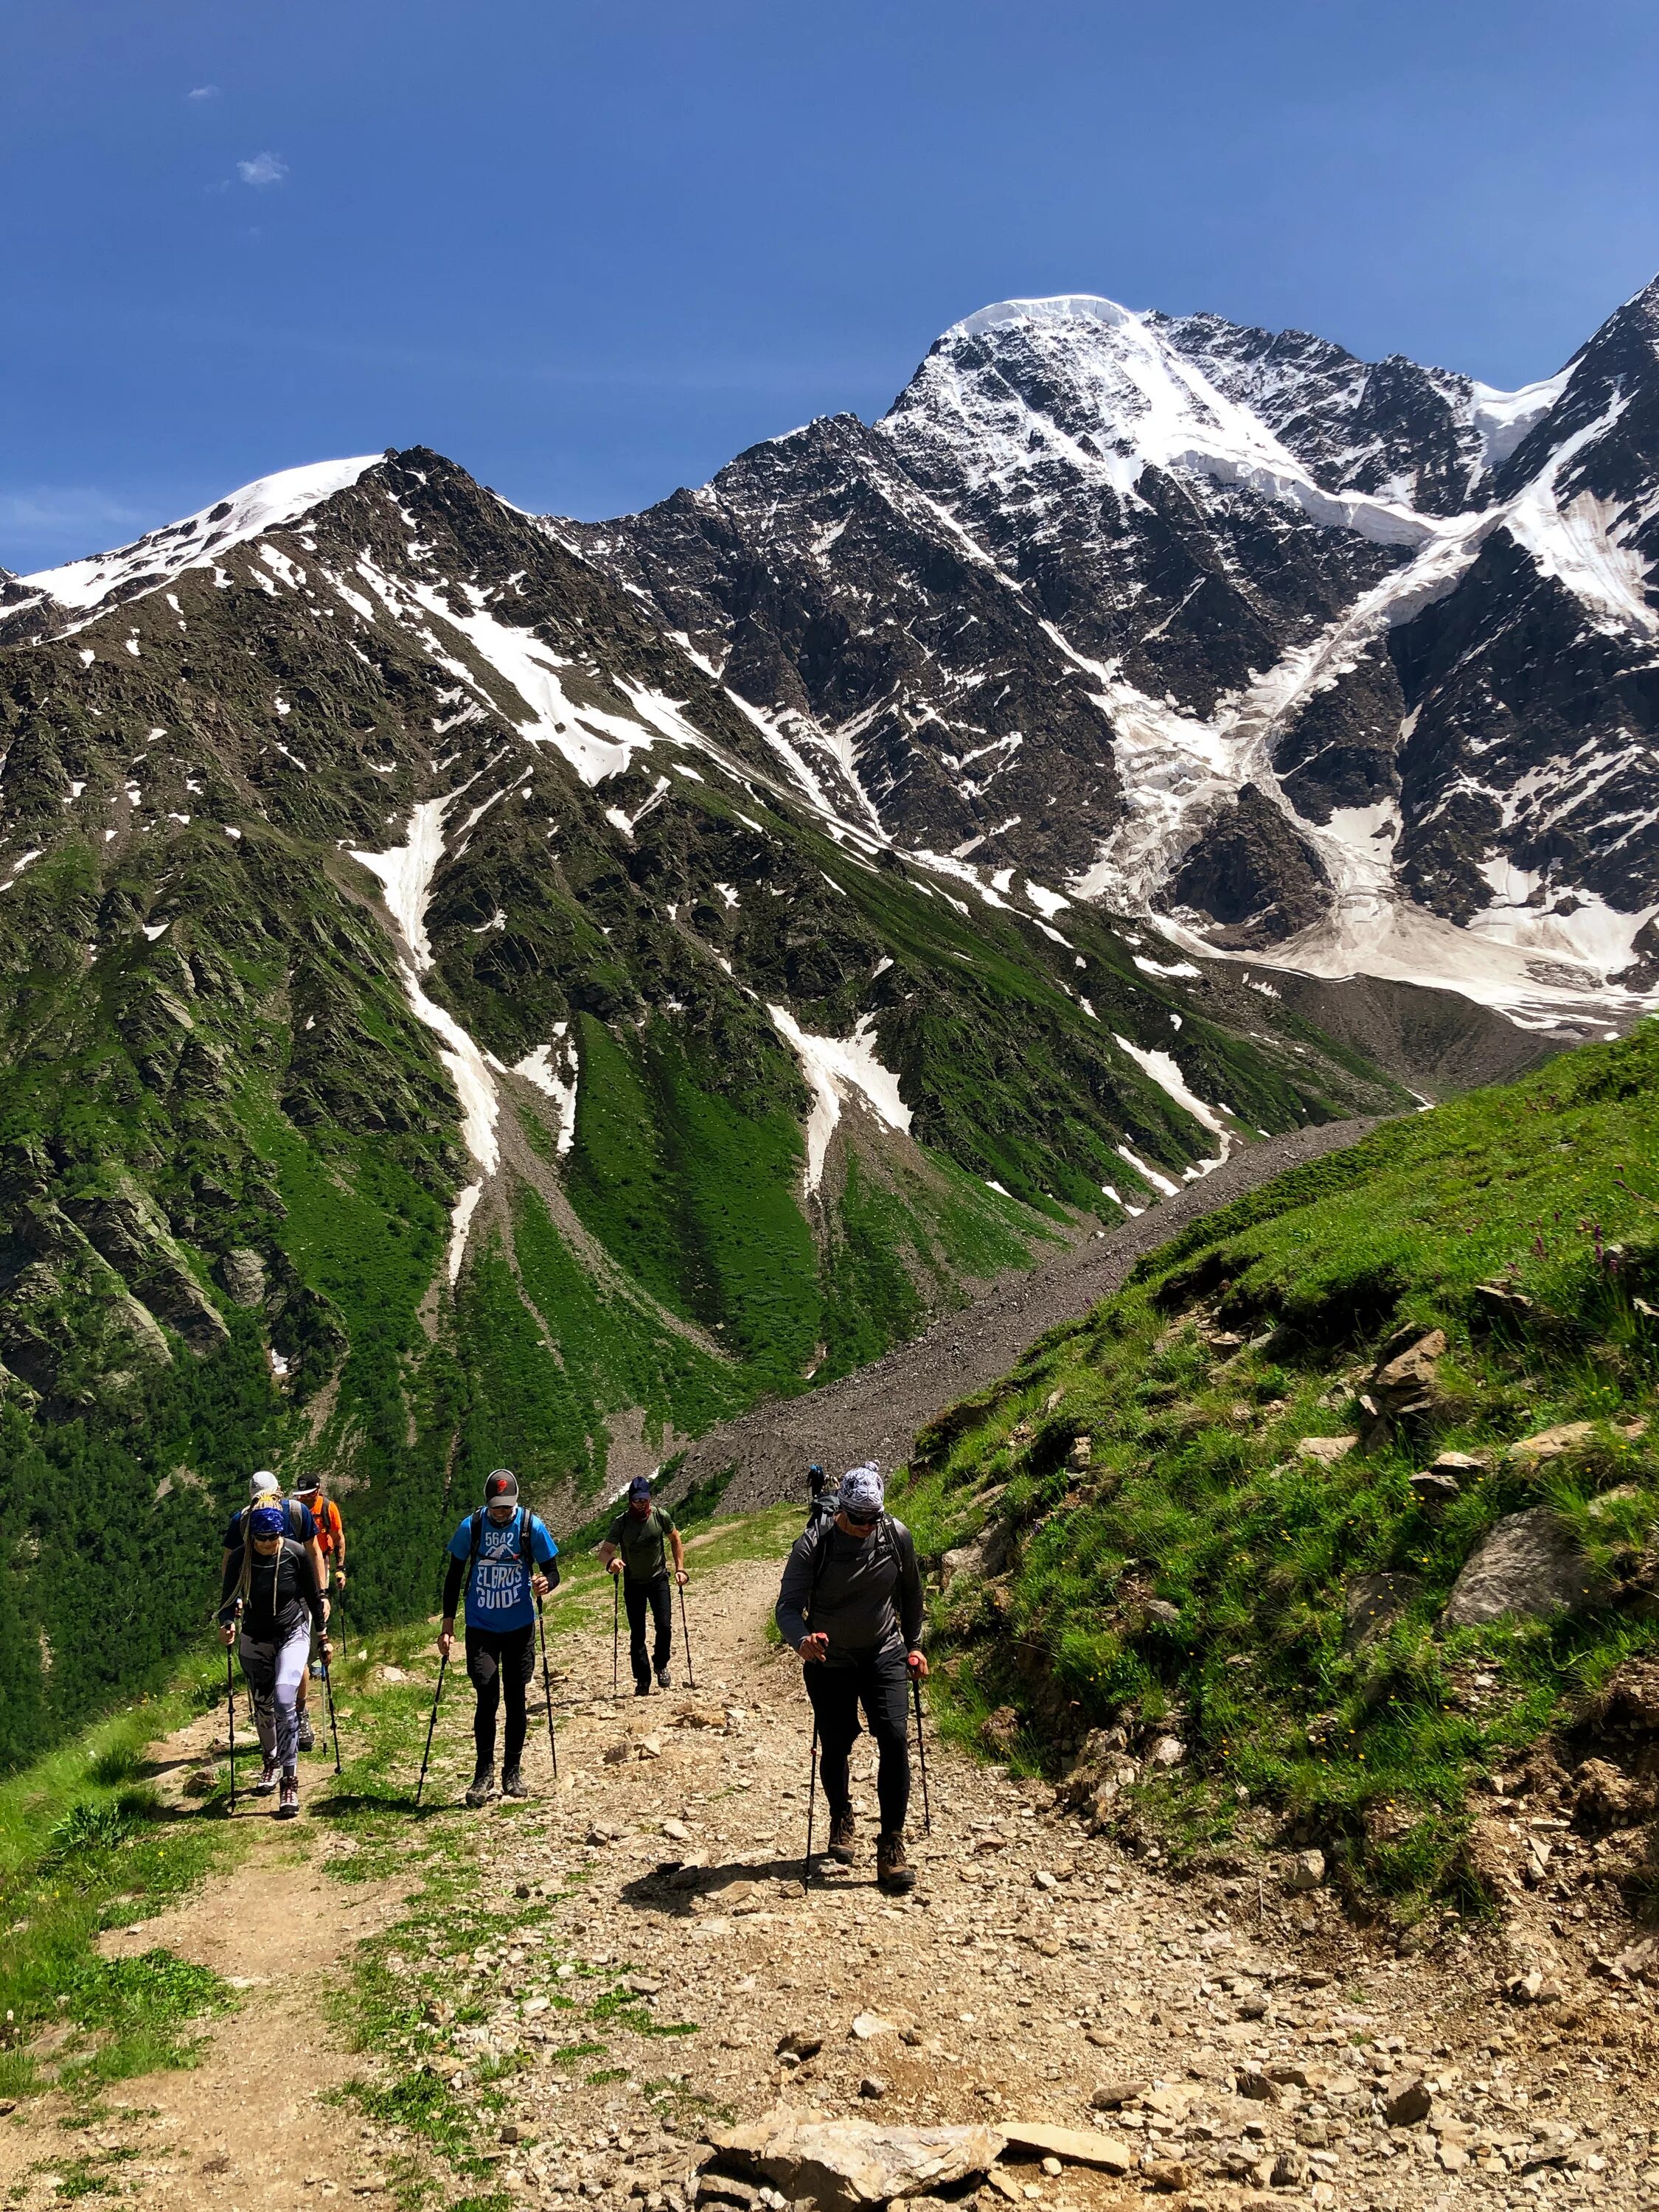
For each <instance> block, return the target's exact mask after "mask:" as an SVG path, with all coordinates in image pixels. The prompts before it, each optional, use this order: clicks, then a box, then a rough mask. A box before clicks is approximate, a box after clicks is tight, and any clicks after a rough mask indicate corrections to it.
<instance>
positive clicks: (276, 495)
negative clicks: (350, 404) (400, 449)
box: [17, 453, 381, 613]
mask: <svg viewBox="0 0 1659 2212" xmlns="http://www.w3.org/2000/svg"><path fill="white" fill-rule="evenodd" d="M380 458H381V456H380V454H379V453H360V454H359V455H358V456H357V457H356V459H353V460H344V461H313V463H311V464H310V465H308V466H307V467H305V468H298V469H279V470H278V471H276V474H275V475H274V476H268V477H258V479H257V481H256V482H254V483H250V484H244V485H243V486H242V488H241V489H240V491H234V492H232V493H231V494H230V495H229V496H228V498H226V499H222V500H219V501H216V503H215V504H214V505H213V506H212V507H204V508H203V509H202V511H201V513H199V514H191V515H187V516H186V517H185V520H183V521H182V522H170V523H168V524H167V526H166V527H165V528H164V529H161V530H152V531H149V532H147V533H146V535H145V536H144V537H143V538H137V539H135V540H134V542H133V543H132V544H131V545H122V546H118V547H117V548H116V550H114V551H113V552H112V553H95V554H94V555H92V556H91V557H90V558H89V559H88V560H85V561H70V562H65V563H64V566H63V567H62V568H41V569H39V570H37V571H36V573H35V574H33V575H32V576H20V577H19V578H18V580H17V584H18V586H19V587H20V588H21V590H23V591H26V592H34V593H37V594H38V595H39V596H40V598H41V599H50V600H52V602H53V603H54V604H55V605H58V606H60V607H70V608H73V609H74V610H76V611H77V612H82V613H84V612H86V611H89V610H91V609H92V608H94V607H98V606H101V605H103V604H104V602H105V601H106V600H107V599H135V598H137V596H138V595H139V594H140V593H141V592H153V591H157V590H159V589H160V588H161V586H162V585H164V584H166V583H168V582H170V581H171V580H172V579H173V577H174V576H176V575H178V574H179V573H180V571H181V570H183V569H185V568H194V567H195V566H197V564H198V563H199V562H204V561H208V560H211V559H213V558H214V557H215V556H217V555H219V554H222V553H224V552H227V551H228V550H229V549H230V547H232V546H233V545H240V544H245V543H246V540H247V539H249V538H258V536H259V535H260V533H261V532H264V531H267V530H277V529H281V528H282V527H283V526H284V525H285V524H288V523H292V522H297V521H298V520H299V519H300V517H301V515H302V514H305V513H307V512H308V511H309V510H310V509H311V508H312V507H318V506H320V504H321V503H322V501H324V500H325V499H331V498H332V497H333V495H334V494H335V493H336V492H339V491H344V490H345V489H346V488H347V487H348V486H349V485H350V484H355V483H356V481H357V479H358V478H359V477H361V476H362V474H363V472H364V471H365V470H368V469H372V468H373V467H374V464H375V463H376V462H377V461H378V460H380Z"/></svg>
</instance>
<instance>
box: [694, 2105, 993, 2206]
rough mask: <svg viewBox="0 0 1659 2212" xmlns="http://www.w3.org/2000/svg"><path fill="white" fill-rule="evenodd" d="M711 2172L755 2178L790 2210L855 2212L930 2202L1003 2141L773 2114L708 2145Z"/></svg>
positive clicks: (978, 2130)
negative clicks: (812, 2207)
mask: <svg viewBox="0 0 1659 2212" xmlns="http://www.w3.org/2000/svg"><path fill="white" fill-rule="evenodd" d="M712 2140H713V2142H714V2155H713V2157H712V2158H711V2159H710V2160H709V2161H708V2163H709V2164H710V2165H711V2166H718V2167H722V2168H725V2169H726V2170H727V2171H735V2172H739V2173H752V2174H757V2175H759V2176H760V2177H761V2178H762V2179H764V2180H767V2181H769V2182H770V2183H771V2185H772V2186H773V2187H774V2188H775V2189H779V2190H781V2191H783V2193H784V2195H785V2196H786V2197H788V2198H789V2199H790V2201H791V2203H796V2202H799V2199H800V2198H802V2197H811V2198H812V2199H813V2200H814V2201H815V2202H816V2203H817V2205H818V2206H819V2208H820V2212H859V2208H860V2207H861V2206H864V2205H872V2204H890V2203H892V2202H893V2201H894V2199H895V2198H900V2197H925V2196H933V2195H934V2194H936V2193H937V2192H938V2191H940V2190H944V2189H950V2188H952V2187H953V2186H954V2185H956V2184H957V2183H958V2182H961V2181H965V2180H967V2179H969V2176H970V2175H973V2174H975V2173H984V2172H987V2171H988V2170H989V2168H990V2167H992V2166H994V2165H995V2164H996V2161H997V2160H998V2159H999V2158H1000V2156H1001V2155H1002V2152H1003V2150H1004V2148H1006V2140H1005V2138H1004V2137H1003V2136H1001V2135H1000V2134H999V2133H998V2132H997V2130H995V2129H994V2128H987V2127H939V2128H914V2127H879V2126H878V2125H877V2124H875V2123H874V2122H873V2121H871V2120H814V2119H808V2118H805V2117H803V2116H802V2115H801V2114H799V2113H797V2112H791V2111H790V2110H789V2108H788V2107H787V2106H783V2105H779V2106H775V2107H774V2108H773V2110H772V2111H771V2112H767V2113H764V2114H763V2116H762V2117H761V2118H759V2119H758V2120H757V2121H755V2122H754V2123H753V2124H751V2125H750V2126H748V2127H739V2128H726V2129H722V2130H718V2131H717V2132H716V2133H715V2134H714V2137H713V2138H712Z"/></svg>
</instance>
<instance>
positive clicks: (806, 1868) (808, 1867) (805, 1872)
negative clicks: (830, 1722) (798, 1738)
mask: <svg viewBox="0 0 1659 2212" xmlns="http://www.w3.org/2000/svg"><path fill="white" fill-rule="evenodd" d="M817 1781H818V1716H817V1708H816V1707H814V1708H813V1712H812V1748H811V1751H810V1752H808V1753H807V1754H806V1857H805V1859H803V1860H802V1862H801V1869H800V1886H801V1887H802V1888H803V1889H805V1887H807V1885H808V1883H809V1882H810V1881H811V1879H812V1805H813V1793H814V1791H815V1790H817Z"/></svg>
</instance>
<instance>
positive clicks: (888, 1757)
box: [801, 1651, 910, 1829]
mask: <svg viewBox="0 0 1659 2212" xmlns="http://www.w3.org/2000/svg"><path fill="white" fill-rule="evenodd" d="M801 1672H802V1674H803V1675H804V1677H805V1682H806V1694H807V1696H808V1697H809V1698H810V1699H811V1701H812V1711H814V1712H815V1713H816V1714H817V1723H818V1771H819V1773H820V1774H821V1775H822V1776H823V1794H824V1796H825V1797H826V1798H827V1799H828V1801H829V1810H830V1812H831V1814H836V1813H839V1812H842V1811H844V1810H845V1808H847V1806H848V1804H849V1803H850V1802H852V1795H853V1792H852V1785H851V1784H850V1782H849V1781H848V1773H847V1762H848V1757H849V1755H850V1753H851V1752H852V1749H853V1746H854V1743H855V1742H856V1741H857V1740H858V1736H859V1707H860V1705H862V1706H863V1707H864V1717H865V1721H866V1724H867V1725H868V1727H869V1730H870V1733H871V1735H872V1736H874V1738H875V1740H876V1748H877V1751H878V1753H879V1759H878V1765H877V1767H876V1796H877V1798H878V1801H879V1802H880V1806H881V1825H882V1826H883V1827H884V1828H886V1829H893V1828H902V1826H904V1816H905V1814H906V1813H907V1812H908V1810H909V1807H910V1680H909V1670H908V1668H907V1667H906V1665H905V1663H904V1654H903V1652H902V1651H896V1652H894V1653H893V1654H892V1655H891V1656H890V1657H886V1658H881V1659H866V1660H861V1661H860V1662H858V1663H857V1664H856V1665H854V1666H851V1667H831V1666H829V1665H827V1664H826V1663H824V1662H823V1661H821V1660H820V1661H815V1662H812V1663H811V1664H810V1665H807V1666H805V1667H803V1668H802V1669H801Z"/></svg>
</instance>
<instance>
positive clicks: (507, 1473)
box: [484, 1467, 519, 1505]
mask: <svg viewBox="0 0 1659 2212" xmlns="http://www.w3.org/2000/svg"><path fill="white" fill-rule="evenodd" d="M518 1502H519V1478H518V1476H517V1475H516V1474H513V1470H512V1468H510V1467H498V1468H496V1470H495V1474H492V1475H491V1476H490V1478H489V1481H488V1482H487V1483H485V1485H484V1504H486V1505H516V1504H518Z"/></svg>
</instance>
